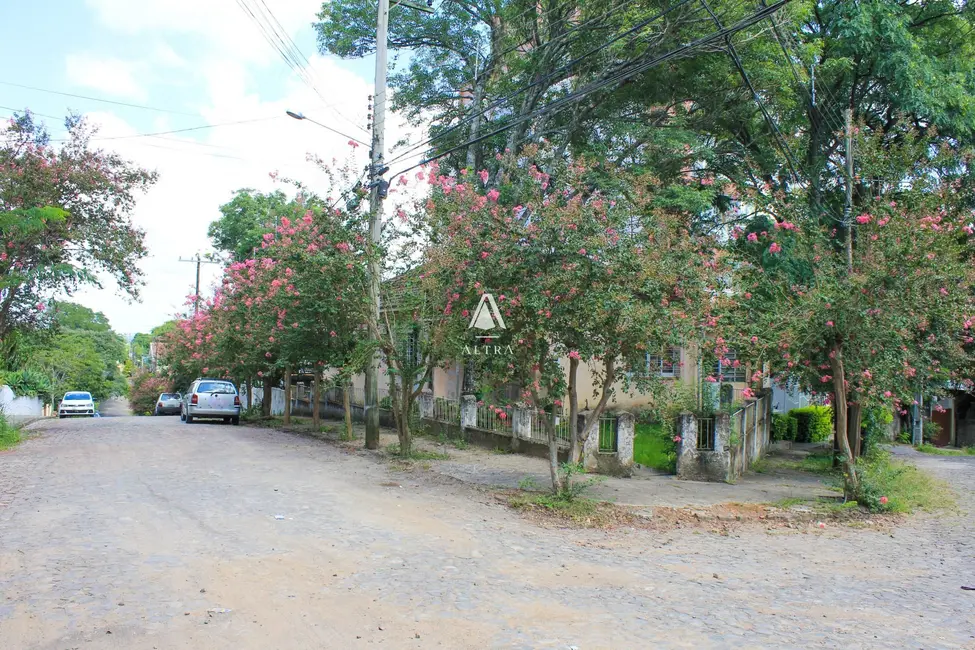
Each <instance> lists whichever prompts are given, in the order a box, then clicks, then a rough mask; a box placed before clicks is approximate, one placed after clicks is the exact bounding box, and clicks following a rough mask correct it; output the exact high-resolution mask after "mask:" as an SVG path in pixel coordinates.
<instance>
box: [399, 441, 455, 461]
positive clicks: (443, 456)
mask: <svg viewBox="0 0 975 650" xmlns="http://www.w3.org/2000/svg"><path fill="white" fill-rule="evenodd" d="M386 453H388V454H391V455H393V456H396V457H397V458H398V459H400V460H450V455H449V454H447V453H446V452H439V451H427V450H426V449H417V448H416V447H413V448H412V449H411V450H410V454H409V455H408V456H404V455H403V454H401V453H400V450H399V443H398V442H394V443H393V444H391V445H389V446H388V447H386Z"/></svg>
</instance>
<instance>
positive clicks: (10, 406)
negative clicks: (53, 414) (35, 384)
mask: <svg viewBox="0 0 975 650" xmlns="http://www.w3.org/2000/svg"><path fill="white" fill-rule="evenodd" d="M0 407H2V408H3V412H4V414H5V415H11V416H16V417H38V418H39V417H42V416H43V415H44V402H43V401H42V400H41V398H39V397H17V396H16V395H14V392H13V391H12V390H10V387H9V386H0Z"/></svg>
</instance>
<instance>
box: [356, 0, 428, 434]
mask: <svg viewBox="0 0 975 650" xmlns="http://www.w3.org/2000/svg"><path fill="white" fill-rule="evenodd" d="M396 5H400V6H403V7H409V8H410V9H416V10H418V11H422V12H425V13H433V10H432V9H430V8H429V7H424V6H422V5H418V4H414V3H412V2H409V1H408V0H397V1H396V2H395V3H394V6H396ZM388 32H389V0H379V10H378V13H377V15H376V80H375V89H374V90H373V108H374V110H373V126H372V149H371V150H370V152H369V243H370V252H371V254H370V256H369V324H370V327H369V329H370V334H371V336H372V338H373V342H374V343H378V340H377V338H376V337H377V332H378V331H379V310H380V304H379V282H380V274H381V273H382V265H381V264H380V260H379V256H378V254H377V251H378V250H379V246H380V244H381V243H382V204H383V199H385V198H386V193H387V191H388V190H389V183H388V182H387V181H386V180H385V179H384V178H383V175H385V173H386V172H387V171H388V170H387V168H386V166H385V164H384V162H383V159H384V157H383V149H384V148H385V129H386V49H387V45H388V43H387V41H388ZM364 401H365V404H364V409H363V410H364V411H365V420H366V449H378V448H379V350H378V349H375V350H373V353H372V356H371V357H369V362H368V363H367V364H366V385H365V400H364Z"/></svg>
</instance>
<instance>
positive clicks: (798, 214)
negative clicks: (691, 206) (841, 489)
mask: <svg viewBox="0 0 975 650" xmlns="http://www.w3.org/2000/svg"><path fill="white" fill-rule="evenodd" d="M908 146H911V147H913V150H912V151H911V152H909V153H911V154H912V159H913V160H915V161H916V165H917V169H924V170H935V169H936V170H937V173H927V172H924V173H916V174H912V175H911V177H910V183H909V184H908V183H899V182H895V183H892V184H890V185H881V184H879V183H878V182H876V181H874V182H873V186H872V187H871V188H870V189H871V191H872V192H871V194H870V195H864V196H862V197H861V198H860V201H859V203H860V205H859V208H858V210H857V211H856V213H855V214H854V220H853V221H854V223H853V226H852V228H851V230H852V235H851V236H852V238H853V240H852V246H850V247H849V248H848V246H847V245H846V238H845V237H844V231H843V229H842V228H841V227H840V224H839V223H837V220H836V219H831V218H830V219H827V220H826V221H825V222H823V221H821V220H818V219H810V218H809V217H808V216H807V213H806V210H807V209H808V204H806V203H805V201H804V197H802V196H799V195H795V196H790V197H781V196H780V197H776V198H773V199H772V200H771V201H769V202H768V203H767V205H765V206H764V208H765V209H764V215H763V216H762V217H761V218H759V219H757V220H756V221H755V222H753V223H752V224H751V225H750V226H749V228H748V229H747V230H744V231H737V232H736V233H735V237H736V240H735V241H734V243H733V244H732V246H731V250H732V251H733V253H734V255H735V257H736V264H735V269H736V272H735V274H734V276H733V277H734V279H733V287H734V293H733V297H732V298H730V300H729V304H728V305H727V306H728V307H729V309H728V311H727V313H726V316H725V317H724V318H723V320H722V331H723V332H724V333H725V336H726V337H727V343H728V344H733V345H734V346H735V347H737V348H738V349H739V350H741V351H747V354H748V355H749V356H751V357H753V358H759V359H764V360H766V361H768V362H770V364H771V370H772V373H773V374H774V376H775V377H776V378H778V379H780V380H782V381H789V382H795V383H797V384H798V385H799V386H801V387H802V388H803V389H804V390H807V391H811V392H816V393H829V394H831V395H832V401H833V407H834V409H835V410H836V416H837V418H836V423H837V425H836V434H837V441H838V444H839V448H840V450H841V454H842V457H843V465H844V470H845V475H846V485H847V492H848V495H850V496H854V497H856V496H858V485H859V480H858V475H857V466H856V457H857V455H858V450H859V447H860V440H859V431H860V411H861V409H862V408H863V407H864V406H872V405H890V406H896V407H898V408H903V405H905V404H910V403H912V402H913V395H914V394H916V393H917V392H918V391H922V390H924V391H927V390H930V391H938V390H943V389H944V388H945V386H946V382H948V381H951V380H959V379H961V378H962V376H961V375H959V371H960V370H963V369H966V370H967V369H968V368H970V367H971V365H970V364H971V347H972V346H971V344H972V342H973V338H972V336H973V335H972V327H973V323H975V320H973V315H975V303H973V295H975V273H973V267H972V263H971V259H972V253H973V250H972V245H973V242H972V234H973V228H972V211H971V208H970V207H969V206H970V205H971V202H970V199H971V196H970V188H969V187H968V186H967V184H966V183H965V182H964V181H963V178H962V177H960V176H959V174H962V173H964V172H963V166H962V165H959V164H958V158H957V157H956V156H955V155H953V154H952V155H950V156H949V155H948V154H949V152H947V151H940V152H935V153H932V152H931V150H930V149H928V148H926V147H924V146H923V144H921V143H917V144H916V145H915V143H911V142H909V143H908V145H905V148H907V147H908ZM858 150H859V151H862V152H863V154H862V157H863V159H864V165H865V167H866V170H867V171H868V173H870V175H871V177H874V176H876V177H880V175H881V174H880V171H881V170H882V169H887V168H889V165H887V164H885V161H886V160H888V159H886V158H884V157H882V156H879V155H875V154H874V151H876V148H875V147H874V146H873V143H872V142H870V141H867V140H862V141H861V142H859V143H858ZM901 153H902V154H903V153H904V152H901ZM964 160H965V165H964V166H968V164H969V162H970V161H969V160H968V159H967V158H965V159H964ZM850 249H852V257H851V256H850ZM851 259H852V265H851V263H850V262H851ZM718 352H719V353H720V350H719V351H718Z"/></svg>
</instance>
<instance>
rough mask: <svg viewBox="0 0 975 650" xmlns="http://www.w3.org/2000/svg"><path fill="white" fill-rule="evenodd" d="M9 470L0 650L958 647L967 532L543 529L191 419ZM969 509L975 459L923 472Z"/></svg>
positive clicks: (108, 436) (370, 465)
mask: <svg viewBox="0 0 975 650" xmlns="http://www.w3.org/2000/svg"><path fill="white" fill-rule="evenodd" d="M34 430H35V431H36V432H37V434H38V435H37V436H36V437H34V438H32V439H30V440H28V441H27V442H25V443H24V444H22V445H20V446H19V447H18V448H16V449H14V450H12V451H10V452H5V453H2V454H0V504H2V505H0V647H2V648H4V649H6V648H11V649H20V648H44V649H47V648H50V649H52V650H53V649H55V648H56V649H59V650H60V649H66V648H81V647H83V648H119V649H122V648H124V649H126V650H130V649H143V648H145V649H149V648H160V649H162V648H166V649H169V648H201V649H207V650H209V649H214V648H228V649H229V648H233V649H235V650H249V649H252V648H253V649H258V648H259V649H268V648H340V649H345V648H359V647H363V648H365V647H372V646H378V645H381V646H382V647H387V648H569V647H577V648H580V649H590V648H614V649H615V648H725V647H736V648H769V647H777V648H826V647H829V648H832V647H843V648H960V647H973V646H972V644H973V643H975V637H973V636H972V635H973V634H975V615H973V612H975V592H970V591H962V590H961V589H960V586H961V585H971V584H975V562H973V559H975V558H973V555H975V544H973V537H972V532H971V531H972V524H973V523H975V522H973V517H972V515H971V514H970V513H968V512H966V513H965V514H963V515H960V516H957V517H950V518H946V519H941V520H938V519H931V518H926V517H921V518H917V519H915V520H913V521H911V522H910V523H908V524H906V525H904V526H903V527H901V528H898V529H895V530H894V531H893V534H892V535H891V534H890V532H889V531H887V532H880V531H869V530H868V531H857V530H850V529H842V530H841V529H834V528H832V527H830V528H828V529H827V530H825V531H818V530H817V531H816V532H813V533H800V532H795V531H787V532H782V531H777V532H775V533H769V532H765V531H764V530H751V529H750V530H747V531H743V532H741V533H740V534H735V535H732V536H721V535H716V534H710V533H706V532H696V531H691V530H675V531H671V532H667V533H654V532H649V531H642V530H639V531H638V530H614V531H592V530H564V529H556V528H540V527H538V526H535V525H534V524H531V523H529V522H527V521H525V520H523V519H521V518H520V517H519V515H518V514H517V513H514V512H511V511H509V510H508V509H507V508H505V507H503V506H501V505H499V504H497V503H495V502H494V500H493V499H491V498H490V497H485V496H484V495H483V494H480V493H478V492H477V491H474V490H471V489H470V488H468V487H465V486H463V485H458V484H457V483H455V482H452V481H450V479H448V478H446V477H441V476H438V475H436V474H434V473H431V472H427V473H424V472H419V473H417V474H409V473H402V472H396V471H394V470H392V469H388V468H387V467H386V466H384V465H382V464H380V463H377V462H376V461H375V460H374V459H373V458H371V457H369V456H366V455H364V454H357V453H349V452H346V451H342V450H341V449H339V448H336V447H333V446H330V445H328V444H325V443H322V442H319V441H316V440H312V439H307V438H299V437H295V436H292V435H290V434H282V433H276V432H273V431H267V430H259V429H251V428H246V427H232V426H227V425H207V424H193V425H181V424H180V423H179V421H178V418H176V417H169V418H164V417H159V418H151V417H147V418H133V417H112V418H96V419H90V420H64V421H58V420H50V421H45V422H43V423H40V424H37V425H35V426H34ZM922 462H924V463H925V464H927V465H930V466H931V467H933V468H934V470H935V471H938V472H940V473H943V474H944V475H946V476H951V477H952V478H953V479H954V480H955V481H956V482H957V484H958V485H959V488H960V489H961V490H962V493H963V494H964V500H963V502H964V506H965V507H966V508H967V507H968V506H969V505H970V504H971V498H972V497H971V495H972V493H973V492H972V490H973V489H975V457H973V458H930V457H929V458H924V459H922Z"/></svg>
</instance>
